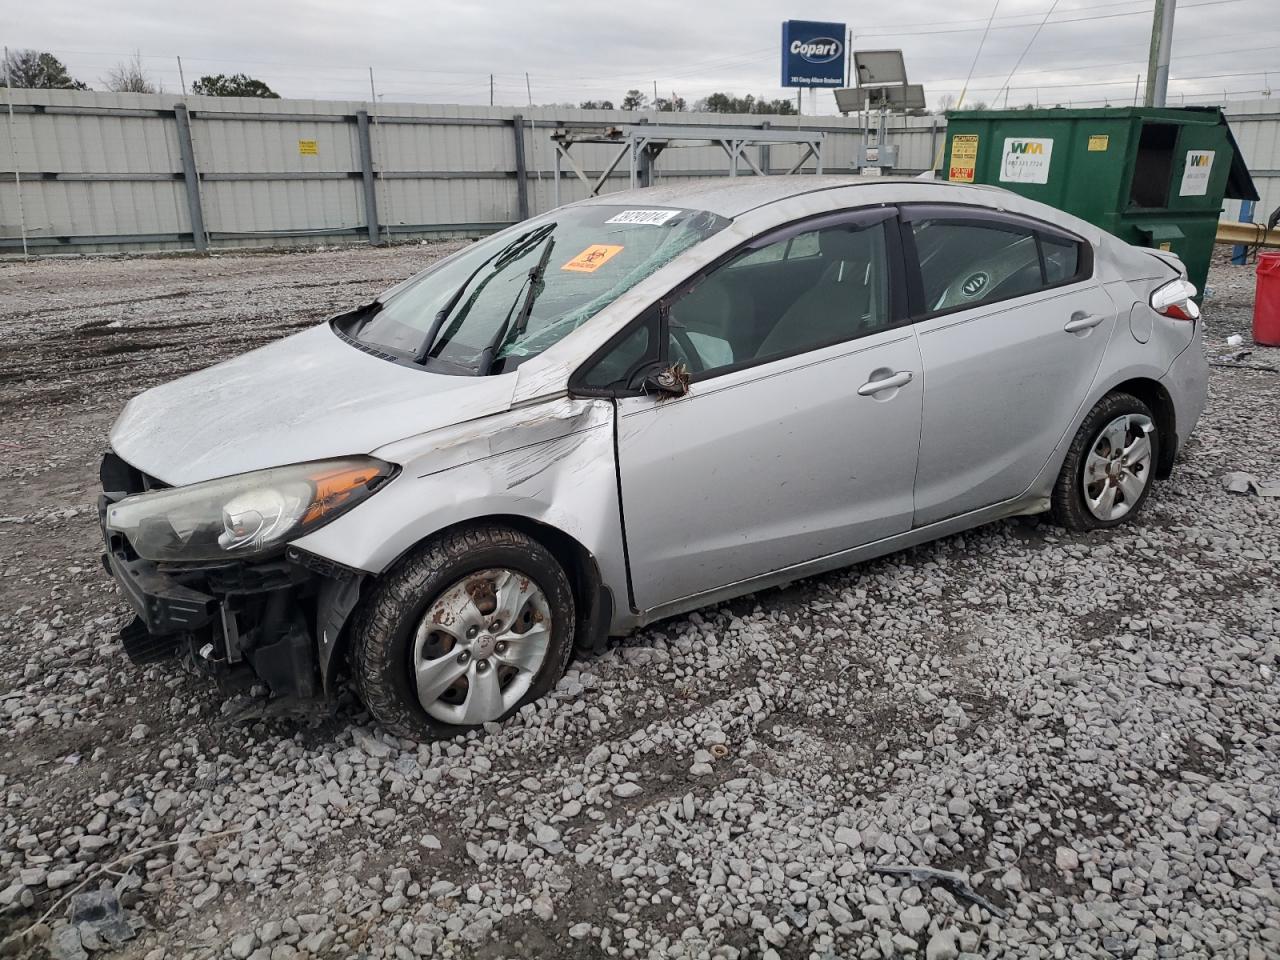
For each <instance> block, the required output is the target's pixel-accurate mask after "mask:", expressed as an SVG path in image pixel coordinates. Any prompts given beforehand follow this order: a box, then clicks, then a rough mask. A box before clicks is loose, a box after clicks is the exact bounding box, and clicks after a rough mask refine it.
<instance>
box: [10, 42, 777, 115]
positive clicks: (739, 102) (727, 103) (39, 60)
mask: <svg viewBox="0 0 1280 960" xmlns="http://www.w3.org/2000/svg"><path fill="white" fill-rule="evenodd" d="M4 70H5V76H6V80H7V82H8V83H9V84H11V85H12V86H14V87H23V88H26V89H33V90H92V89H93V88H92V87H90V86H89V85H88V84H87V83H85V82H84V81H83V80H79V79H77V78H75V77H73V76H71V73H70V71H69V70H68V69H67V67H66V64H64V63H63V62H62V61H61V60H59V59H58V58H57V57H55V56H54V55H53V54H52V53H48V52H45V51H41V50H11V51H9V55H8V56H7V57H6V58H5V60H4ZM99 82H100V84H101V87H102V89H104V90H108V91H110V92H112V93H163V92H164V88H163V87H162V86H161V84H160V82H159V81H158V80H156V79H155V77H154V76H153V75H152V74H151V73H150V72H148V70H147V69H146V67H145V66H143V63H142V56H141V54H137V53H135V54H134V55H133V56H132V57H130V58H129V59H127V60H122V61H121V62H120V63H117V64H116V65H115V66H113V67H111V68H110V69H109V70H108V71H107V73H106V75H105V76H104V77H102V79H101V80H100V81H99ZM191 93H193V94H204V95H205V96H210V97H262V98H265V99H279V97H280V95H279V94H278V93H276V92H275V91H274V90H272V89H271V88H270V87H269V86H267V85H266V84H265V83H263V82H262V81H261V80H258V79H255V78H254V77H250V76H248V75H246V74H243V73H233V74H230V75H228V74H222V73H218V74H207V75H205V76H202V77H199V78H197V79H196V80H195V82H193V83H192V84H191ZM563 106H568V107H572V106H573V104H571V103H569V104H563ZM578 106H579V107H580V108H581V109H583V110H613V109H615V107H614V104H613V101H612V100H584V101H583V102H582V103H580V104H578ZM616 109H621V110H657V111H658V112H660V113H682V112H685V111H688V110H693V111H694V112H697V113H755V114H768V115H774V116H791V115H793V114H795V112H796V105H795V102H794V101H792V100H790V99H787V98H782V99H777V100H770V99H768V98H766V97H763V96H762V97H754V96H752V95H751V94H747V95H746V96H745V97H739V96H736V95H735V94H732V93H713V94H711V95H710V96H708V97H703V98H702V99H700V100H695V101H694V102H693V104H692V106H690V104H689V103H688V102H687V101H686V100H685V98H684V97H681V96H677V95H676V94H674V93H673V94H671V96H669V97H658V98H656V99H655V100H653V101H652V102H651V101H650V99H649V97H648V95H647V94H645V93H644V92H642V91H640V90H628V91H627V92H626V93H625V94H624V95H623V97H622V99H621V100H620V101H619V102H618V106H617V108H616Z"/></svg>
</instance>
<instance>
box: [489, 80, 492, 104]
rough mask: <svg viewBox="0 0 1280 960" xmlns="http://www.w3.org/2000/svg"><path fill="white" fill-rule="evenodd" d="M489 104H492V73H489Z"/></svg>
mask: <svg viewBox="0 0 1280 960" xmlns="http://www.w3.org/2000/svg"><path fill="white" fill-rule="evenodd" d="M489 106H491V107H492V106H493V74H492V73H491V74H489Z"/></svg>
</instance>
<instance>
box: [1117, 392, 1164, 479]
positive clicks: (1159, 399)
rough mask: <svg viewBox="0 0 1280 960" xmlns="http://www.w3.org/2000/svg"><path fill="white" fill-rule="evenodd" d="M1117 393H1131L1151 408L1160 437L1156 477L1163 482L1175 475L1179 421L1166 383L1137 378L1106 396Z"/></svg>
mask: <svg viewBox="0 0 1280 960" xmlns="http://www.w3.org/2000/svg"><path fill="white" fill-rule="evenodd" d="M1113 393H1127V394H1129V395H1130V396H1133V397H1137V398H1138V399H1139V400H1141V401H1142V402H1143V403H1145V404H1146V405H1147V406H1148V407H1150V408H1151V413H1152V415H1153V416H1154V417H1155V420H1156V430H1157V431H1159V437H1160V444H1159V447H1160V453H1159V459H1158V460H1157V461H1156V476H1157V477H1159V478H1160V479H1161V480H1163V479H1165V478H1167V477H1168V476H1169V474H1171V473H1172V472H1173V461H1174V458H1175V457H1176V456H1177V454H1178V421H1177V413H1176V412H1175V411H1176V408H1175V407H1174V404H1173V397H1172V396H1170V395H1169V391H1168V390H1167V389H1165V387H1164V384H1162V383H1160V382H1159V381H1158V380H1153V379H1151V378H1150V377H1133V378H1131V379H1129V380H1125V381H1122V382H1121V383H1117V384H1116V385H1115V386H1113V387H1112V388H1111V389H1110V390H1108V391H1107V392H1106V394H1104V396H1109V395H1110V394H1113Z"/></svg>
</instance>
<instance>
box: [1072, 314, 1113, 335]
mask: <svg viewBox="0 0 1280 960" xmlns="http://www.w3.org/2000/svg"><path fill="white" fill-rule="evenodd" d="M1105 319H1107V317H1106V314H1103V313H1095V314H1092V315H1090V314H1087V313H1073V314H1072V315H1071V319H1070V320H1068V321H1067V323H1066V325H1065V326H1064V327H1063V328H1062V329H1063V330H1065V331H1067V333H1079V332H1080V331H1082V330H1092V329H1093V328H1094V327H1096V326H1097V325H1098V324H1100V323H1101V322H1102V321H1103V320H1105Z"/></svg>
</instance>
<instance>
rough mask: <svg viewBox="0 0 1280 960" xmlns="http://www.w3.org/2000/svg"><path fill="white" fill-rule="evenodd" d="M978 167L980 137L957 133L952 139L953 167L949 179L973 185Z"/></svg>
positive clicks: (948, 175)
mask: <svg viewBox="0 0 1280 960" xmlns="http://www.w3.org/2000/svg"><path fill="white" fill-rule="evenodd" d="M977 165H978V135H977V134H976V133H957V134H956V135H955V136H954V137H952V138H951V167H950V169H948V171H947V179H948V180H952V181H954V182H956V183H973V172H974V168H975V167H976V166H977Z"/></svg>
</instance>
